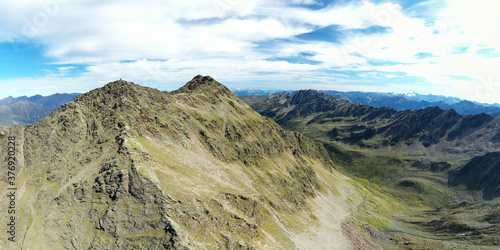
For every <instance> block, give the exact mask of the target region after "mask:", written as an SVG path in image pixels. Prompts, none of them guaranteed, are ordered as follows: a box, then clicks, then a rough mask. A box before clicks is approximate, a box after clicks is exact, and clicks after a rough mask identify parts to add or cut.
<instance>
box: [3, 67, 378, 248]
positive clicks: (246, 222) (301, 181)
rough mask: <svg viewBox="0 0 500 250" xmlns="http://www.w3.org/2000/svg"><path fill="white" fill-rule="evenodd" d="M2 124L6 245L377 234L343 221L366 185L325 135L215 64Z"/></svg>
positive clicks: (210, 244)
mask: <svg viewBox="0 0 500 250" xmlns="http://www.w3.org/2000/svg"><path fill="white" fill-rule="evenodd" d="M14 137H15V139H13V138H14ZM0 138H1V140H2V144H1V145H8V142H9V140H10V141H12V140H15V157H16V160H15V164H16V167H15V170H13V171H12V174H13V175H15V183H10V182H9V178H8V177H9V176H8V175H9V174H8V171H1V179H2V182H1V183H0V188H1V190H3V193H4V195H3V196H2V197H3V198H4V197H6V194H7V193H8V192H10V191H9V190H10V189H8V188H13V187H14V188H15V191H14V192H15V196H16V200H15V220H14V221H15V224H16V226H15V233H14V234H15V238H14V241H11V240H7V239H8V238H9V237H11V236H10V235H9V233H7V232H6V231H5V230H2V232H1V233H0V235H1V238H0V246H1V247H0V248H3V249H21V248H22V249H163V248H166V249H294V248H300V249H321V248H322V247H323V248H325V247H328V248H329V249H331V248H334V249H335V248H336V249H353V248H354V247H356V244H358V245H359V244H362V245H363V246H369V247H371V248H372V249H377V248H379V247H378V245H377V244H376V243H375V242H372V241H370V237H364V236H362V234H360V233H357V234H349V235H355V236H356V235H357V236H356V237H355V238H353V237H351V236H349V237H348V236H347V235H346V234H345V231H346V230H347V231H348V230H349V228H351V229H350V230H355V229H352V227H345V228H347V229H345V228H344V229H343V227H342V223H343V222H344V221H345V220H347V219H348V218H349V215H350V214H351V213H353V212H352V211H355V208H356V206H357V205H358V204H360V203H361V201H362V199H363V198H365V199H366V197H368V196H367V194H366V192H365V191H363V189H362V188H361V187H359V186H356V185H354V184H353V181H352V180H351V179H349V178H347V177H345V176H343V175H342V174H340V173H339V172H337V170H336V169H335V166H334V165H333V163H332V162H331V160H330V158H329V156H328V153H327V152H326V150H325V149H324V148H323V146H321V145H320V144H318V143H316V142H314V141H312V140H311V139H308V138H306V137H304V136H303V135H301V134H300V133H297V132H289V131H285V130H283V129H282V128H281V127H280V126H279V125H278V124H277V123H275V122H274V121H273V120H271V119H269V118H265V117H263V116H261V115H259V114H258V113H256V112H255V111H253V109H251V108H250V107H249V106H247V105H246V104H245V103H243V102H242V101H241V100H240V99H239V98H237V97H236V96H235V95H233V94H232V93H231V92H230V91H229V90H228V89H227V88H226V87H225V86H223V85H222V84H220V83H219V82H217V81H215V80H214V79H212V78H211V77H208V76H196V77H195V78H194V79H193V80H192V81H190V82H188V83H187V84H186V85H185V86H184V87H182V88H180V89H179V90H177V91H174V92H172V93H168V92H162V91H159V90H156V89H152V88H147V87H142V86H139V85H136V84H134V83H131V82H127V81H123V80H119V81H115V82H111V83H109V84H107V85H106V86H104V87H102V88H99V89H95V90H92V91H90V92H88V93H86V94H83V95H80V96H78V97H77V98H76V99H75V101H74V102H71V103H68V104H65V105H63V106H62V107H60V108H59V109H57V110H56V111H54V112H52V113H51V114H50V115H49V116H48V117H46V118H45V119H43V120H41V121H40V122H38V123H34V124H31V125H29V126H26V127H19V126H17V127H14V128H5V127H0ZM0 150H1V154H2V156H3V157H2V159H4V158H7V155H8V154H9V149H8V148H7V146H4V147H2V148H1V149H0ZM363 192H364V193H363ZM0 206H1V207H2V210H4V208H7V207H9V200H7V199H1V202H0ZM350 211H351V212H350Z"/></svg>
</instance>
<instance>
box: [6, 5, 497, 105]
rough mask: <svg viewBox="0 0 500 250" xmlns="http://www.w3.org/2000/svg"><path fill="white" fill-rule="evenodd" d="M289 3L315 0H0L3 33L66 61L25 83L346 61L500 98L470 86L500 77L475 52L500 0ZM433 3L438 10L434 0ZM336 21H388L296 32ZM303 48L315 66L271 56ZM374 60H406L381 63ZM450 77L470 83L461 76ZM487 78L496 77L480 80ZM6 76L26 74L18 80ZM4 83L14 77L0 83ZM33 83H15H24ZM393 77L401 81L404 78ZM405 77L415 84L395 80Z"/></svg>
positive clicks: (334, 65)
mask: <svg viewBox="0 0 500 250" xmlns="http://www.w3.org/2000/svg"><path fill="white" fill-rule="evenodd" d="M290 3H293V4H315V3H316V2H315V1H314V0H293V1H292V2H289V1H288V2H287V1H280V0H269V1H263V0H217V1H213V0H191V1H175V0H163V1H160V0H147V1H132V0H109V1H97V0H94V1H88V0H87V1H83V0H42V1H7V2H5V3H3V6H2V8H1V9H0V25H1V26H2V30H0V41H12V40H23V41H28V42H34V43H39V44H42V45H43V47H44V48H46V50H45V51H44V53H45V55H46V56H47V57H50V58H51V59H52V61H55V62H56V63H58V64H61V68H60V69H59V71H58V72H49V73H48V74H47V77H46V78H45V80H44V79H43V78H34V79H32V80H29V79H28V78H22V81H25V82H27V83H29V84H37V83H40V84H41V83H42V82H47V83H50V82H54V83H57V84H59V83H61V84H63V85H61V86H65V87H69V86H70V85H69V84H66V83H63V82H65V81H62V80H61V81H60V80H59V79H65V78H67V77H68V74H69V73H70V72H72V68H67V67H66V64H85V65H90V66H88V67H87V72H84V73H82V74H81V75H79V76H75V77H74V78H71V79H70V80H72V81H75V82H78V84H80V85H81V86H83V87H82V88H84V87H85V86H87V87H90V86H95V84H90V81H95V82H99V84H103V83H105V82H108V81H109V80H112V79H117V78H124V79H130V80H134V81H137V82H140V81H145V82H150V83H168V82H170V83H175V84H178V83H182V82H185V81H187V80H189V79H190V78H191V77H192V76H194V75H197V74H210V75H212V76H213V77H215V78H216V79H221V80H224V81H227V82H237V81H256V80H259V81H260V80H262V81H264V80H266V79H267V80H269V81H275V82H278V81H281V82H284V81H291V82H297V81H303V82H304V83H313V82H314V81H317V82H318V83H319V84H320V85H321V86H323V85H322V84H327V83H328V84H333V83H335V82H336V81H345V78H337V77H335V76H329V75H328V74H325V73H324V70H336V71H341V70H349V71H379V72H381V73H380V74H379V75H376V74H375V73H373V74H374V75H373V76H385V78H386V79H387V80H388V83H390V82H391V80H392V79H393V78H397V77H394V76H395V75H396V74H394V73H391V72H398V73H402V74H397V75H404V74H406V75H408V76H417V77H421V78H423V79H426V80H427V81H428V82H430V83H434V84H435V85H434V86H436V91H442V92H443V93H445V92H446V91H449V90H450V89H453V88H457V89H458V90H457V91H456V93H457V95H460V97H468V98H470V99H477V100H479V99H481V100H483V101H488V102H493V101H496V100H495V96H499V95H490V96H489V97H488V98H485V97H484V96H485V95H483V96H482V97H481V98H478V97H477V95H476V96H474V95H473V94H471V93H472V92H471V89H475V88H479V87H480V86H483V87H484V86H485V84H484V82H489V83H488V84H489V85H488V86H493V87H484V88H485V89H489V91H490V92H491V89H497V88H498V86H496V85H495V84H494V83H491V82H496V80H495V79H500V75H499V74H500V73H496V72H498V70H497V69H498V68H499V67H500V62H499V58H498V57H497V58H494V57H486V56H484V55H479V54H477V52H478V51H479V50H481V49H484V48H493V49H496V51H500V48H499V46H500V18H499V16H498V14H497V13H496V10H497V9H498V7H499V3H498V1H496V0H479V1H474V2H470V1H463V0H453V1H451V0H448V1H446V6H445V7H444V8H442V9H441V8H439V9H437V8H436V9H433V10H432V12H431V13H425V15H428V16H431V15H432V18H431V19H432V20H434V23H429V22H428V21H426V20H424V19H422V18H418V15H416V16H417V17H415V15H411V16H409V14H408V13H407V12H405V10H403V9H402V8H401V6H399V5H398V4H395V3H391V2H382V3H372V2H370V1H352V2H344V3H342V4H333V5H331V6H326V7H325V8H323V9H320V10H312V9H307V8H299V7H291V6H289V4H290ZM426 4H428V5H431V6H430V7H429V8H428V9H432V5H433V4H438V2H436V1H430V2H429V3H426ZM329 25H336V26H338V27H340V29H341V31H343V32H348V31H349V30H352V29H366V28H368V27H371V26H374V25H378V26H383V27H387V29H388V30H389V32H387V33H384V34H365V33H362V32H358V33H355V32H353V31H349V32H350V33H348V36H347V37H343V38H341V39H340V41H339V42H338V43H329V42H324V41H323V42H322V41H307V42H306V41H297V40H298V39H296V38H294V36H296V35H298V34H302V33H306V32H310V31H312V30H313V29H316V28H321V27H325V26H329ZM346 34H347V33H346ZM280 38H282V39H283V40H280V41H279V42H276V43H275V44H272V45H271V46H270V48H267V49H266V50H261V49H260V48H259V47H258V43H260V42H266V41H272V40H273V39H280ZM460 47H468V49H467V50H466V51H464V53H463V54H453V52H454V51H455V50H456V48H460ZM301 53H309V54H311V55H310V56H307V57H306V58H307V59H309V60H315V61H318V62H319V64H316V65H307V64H293V63H289V62H286V61H268V60H266V59H269V58H276V57H293V56H298V55H301ZM418 53H429V54H431V55H432V57H427V58H416V57H415V55H416V54H418ZM144 58H147V59H149V60H146V59H144ZM151 59H157V60H156V61H155V60H151ZM124 61H125V62H124ZM374 62H395V63H403V64H397V65H389V66H381V65H378V64H374ZM259 72H265V73H266V75H261V74H259ZM366 76H369V75H366ZM451 76H463V77H468V78H471V79H475V81H459V80H456V78H452V77H451ZM485 77H486V78H489V79H493V80H489V81H481V80H480V79H481V78H485ZM355 80H359V79H353V81H355ZM9 81H10V82H16V83H19V82H20V80H17V79H9ZM6 83H7V80H3V82H0V84H2V85H3V84H6ZM26 86H28V85H26V84H20V85H19V86H18V89H23V88H27V87H26ZM50 86H55V85H49V88H51V87H50ZM344 86H347V85H344ZM386 86H389V85H386ZM478 86H479V87H478ZM177 87H178V86H177ZM305 87H307V86H305ZM391 87H393V88H398V85H391ZM403 87H404V88H405V89H407V88H408V86H400V88H403ZM40 88H41V87H40ZM34 90H37V89H36V88H34ZM38 90H40V89H38ZM405 91H406V90H405ZM416 91H418V90H416Z"/></svg>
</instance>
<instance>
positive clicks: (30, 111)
mask: <svg viewBox="0 0 500 250" xmlns="http://www.w3.org/2000/svg"><path fill="white" fill-rule="evenodd" d="M78 95H79V94H78V93H72V94H54V95H50V96H42V95H35V96H31V97H27V96H21V97H12V96H9V97H7V98H4V99H1V100H0V125H3V126H6V127H13V126H15V125H21V126H25V125H28V124H32V123H35V122H38V121H40V120H41V119H43V118H45V117H46V116H47V115H49V114H50V112H52V111H53V110H56V109H58V108H59V107H60V106H62V105H63V104H66V103H68V102H71V101H73V100H74V99H75V97H76V96H78Z"/></svg>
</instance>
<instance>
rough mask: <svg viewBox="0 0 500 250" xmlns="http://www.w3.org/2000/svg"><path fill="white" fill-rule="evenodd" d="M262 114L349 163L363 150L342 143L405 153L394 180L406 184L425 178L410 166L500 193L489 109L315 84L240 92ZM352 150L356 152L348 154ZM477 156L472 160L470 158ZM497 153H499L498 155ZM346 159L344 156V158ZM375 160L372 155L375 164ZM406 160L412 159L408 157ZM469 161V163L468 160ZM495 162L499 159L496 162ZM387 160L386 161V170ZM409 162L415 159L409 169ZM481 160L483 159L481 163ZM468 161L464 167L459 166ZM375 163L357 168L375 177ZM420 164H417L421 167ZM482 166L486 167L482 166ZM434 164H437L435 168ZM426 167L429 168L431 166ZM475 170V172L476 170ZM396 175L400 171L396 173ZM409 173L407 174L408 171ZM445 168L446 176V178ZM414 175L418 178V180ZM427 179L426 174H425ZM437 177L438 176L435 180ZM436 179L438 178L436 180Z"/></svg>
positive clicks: (498, 136) (496, 124)
mask: <svg viewBox="0 0 500 250" xmlns="http://www.w3.org/2000/svg"><path fill="white" fill-rule="evenodd" d="M241 98H242V100H243V101H245V102H246V103H247V104H249V105H250V106H251V107H252V108H254V109H255V110H256V111H257V112H259V113H260V114H262V115H264V116H267V117H270V118H272V119H273V120H275V121H276V122H277V123H278V124H280V125H281V126H283V128H285V129H289V130H295V131H298V132H301V133H304V134H305V135H306V136H308V137H310V138H314V139H317V140H319V141H321V142H323V143H324V145H325V147H326V148H327V150H329V151H330V152H331V153H332V154H333V155H334V157H333V158H336V159H340V158H349V159H348V160H347V162H346V164H345V166H346V167H349V168H351V169H352V168H353V166H356V165H359V164H354V162H355V161H356V160H357V159H356V158H360V157H361V155H360V154H359V153H358V154H357V155H354V156H352V153H346V152H343V150H341V148H351V149H355V150H359V151H360V152H366V151H367V150H371V151H372V152H379V153H381V155H382V156H384V157H385V155H387V154H388V153H393V154H396V155H397V154H398V153H404V157H403V156H401V155H400V156H398V157H396V158H395V159H394V160H393V162H398V163H397V164H396V165H397V166H398V167H397V168H395V171H397V172H398V173H399V175H400V176H402V177H403V178H400V179H396V180H392V182H393V183H398V185H402V186H405V187H406V186H407V185H410V186H415V185H417V182H419V181H422V178H421V177H418V176H417V177H418V178H417V177H415V176H414V179H412V180H411V181H409V180H407V178H406V179H405V178H404V177H405V173H406V174H407V173H408V171H410V172H411V171H418V172H419V173H420V172H421V171H424V169H430V172H432V173H430V174H432V175H435V173H434V172H435V171H448V169H449V168H450V167H451V168H452V169H453V171H452V172H450V175H449V178H450V181H449V184H450V185H452V186H456V185H460V184H465V186H466V187H467V188H468V189H469V190H482V191H483V197H484V199H487V200H491V199H494V198H497V197H500V188H498V180H500V177H498V176H499V175H498V172H499V171H498V170H499V165H498V164H497V163H498V161H499V159H500V158H498V154H487V155H484V154H485V153H488V152H496V151H498V149H499V146H500V120H498V119H494V118H493V117H491V116H490V115H488V114H484V113H481V114H477V115H465V116H463V115H459V114H457V112H455V111H454V110H452V109H450V110H442V109H440V108H439V107H427V108H425V109H419V110H404V111H397V110H395V109H393V108H389V107H381V108H375V107H372V106H368V105H363V104H360V103H356V102H346V101H344V100H340V99H337V98H335V97H333V96H331V95H328V94H325V93H321V92H318V91H315V90H301V91H297V92H295V93H293V94H289V93H285V92H281V93H274V94H266V95H261V96H258V95H253V96H246V97H241ZM349 154H350V155H351V156H349ZM473 157H478V158H475V159H474V160H472V161H471V158H473ZM493 159H496V160H495V161H493ZM339 162H341V161H339ZM374 162H376V161H372V160H370V161H368V164H370V165H372V164H373V163H374ZM404 162H407V163H404ZM466 163H468V164H467V165H466V166H464V164H466ZM493 163H494V164H493ZM388 164H392V163H390V162H388V163H382V165H386V166H383V167H384V168H385V169H384V170H383V171H381V172H385V173H387V170H389V169H388V168H387V165H388ZM405 164H410V165H412V167H413V168H408V169H409V170H407V169H405V168H403V167H402V166H404V165H405ZM478 164H479V165H478ZM459 166H464V167H463V168H460V170H456V169H457V168H456V167H459ZM371 167H372V169H362V170H356V171H358V172H357V173H356V172H355V174H361V175H362V177H370V175H372V174H370V173H371V172H373V169H374V166H373V165H372V166H371ZM415 168H417V169H418V170H416V169H415ZM479 168H480V169H482V170H480V171H479ZM433 169H434V170H433ZM426 171H427V170H426ZM471 173H474V175H473V174H471ZM391 176H396V175H395V174H394V173H393V174H391ZM406 177H407V176H406ZM447 177H448V175H447V174H445V173H443V174H442V177H441V178H447ZM415 178H417V179H418V181H417V182H415ZM425 180H426V181H427V179H425ZM433 182H434V181H433ZM433 185H434V184H433Z"/></svg>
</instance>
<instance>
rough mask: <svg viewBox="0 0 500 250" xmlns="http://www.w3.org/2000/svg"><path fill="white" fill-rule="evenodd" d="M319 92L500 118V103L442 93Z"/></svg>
mask: <svg viewBox="0 0 500 250" xmlns="http://www.w3.org/2000/svg"><path fill="white" fill-rule="evenodd" d="M275 92H278V91H264V90H234V93H235V94H236V95H238V96H250V95H255V94H256V95H264V94H266V93H275ZM293 92H295V91H284V93H293ZM319 92H322V93H325V94H328V95H331V96H334V97H336V98H337V99H342V100H344V101H351V102H357V103H361V104H365V105H369V106H373V107H376V108H380V107H390V108H393V109H395V110H397V111H402V110H417V109H425V108H427V107H439V108H441V109H443V110H448V109H453V110H455V111H456V112H457V113H458V114H460V115H475V114H480V113H485V114H489V115H491V116H493V117H494V118H500V105H499V104H485V103H478V102H472V101H467V100H462V99H459V98H456V97H446V96H440V95H421V94H417V93H409V94H395V93H379V92H360V91H349V92H342V91H335V90H320V91H319Z"/></svg>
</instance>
